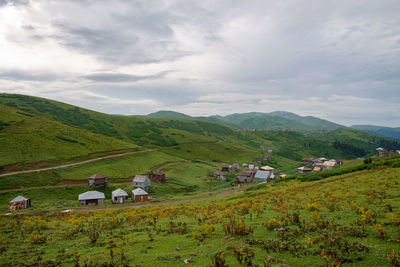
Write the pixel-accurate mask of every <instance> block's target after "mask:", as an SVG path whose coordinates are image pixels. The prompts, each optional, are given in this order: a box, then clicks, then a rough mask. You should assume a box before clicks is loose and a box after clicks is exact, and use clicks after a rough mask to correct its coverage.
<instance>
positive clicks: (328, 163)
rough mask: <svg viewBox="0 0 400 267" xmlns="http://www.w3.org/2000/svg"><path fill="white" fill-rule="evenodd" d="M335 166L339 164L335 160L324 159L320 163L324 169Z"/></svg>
mask: <svg viewBox="0 0 400 267" xmlns="http://www.w3.org/2000/svg"><path fill="white" fill-rule="evenodd" d="M337 166H339V164H337V162H336V160H329V161H325V162H324V163H323V164H322V167H323V168H324V169H325V170H330V169H333V168H335V167H337Z"/></svg>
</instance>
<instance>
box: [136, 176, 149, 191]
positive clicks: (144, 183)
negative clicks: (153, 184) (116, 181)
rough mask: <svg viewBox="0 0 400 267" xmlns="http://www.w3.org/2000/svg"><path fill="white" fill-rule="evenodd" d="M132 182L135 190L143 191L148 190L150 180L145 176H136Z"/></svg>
mask: <svg viewBox="0 0 400 267" xmlns="http://www.w3.org/2000/svg"><path fill="white" fill-rule="evenodd" d="M132 182H133V186H134V187H136V188H142V189H144V190H147V189H148V188H150V179H149V177H147V176H145V175H136V176H135V178H133V181H132Z"/></svg>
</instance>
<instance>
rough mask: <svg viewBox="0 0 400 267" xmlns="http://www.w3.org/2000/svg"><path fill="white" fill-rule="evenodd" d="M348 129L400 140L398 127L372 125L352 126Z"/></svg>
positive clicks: (399, 128)
mask: <svg viewBox="0 0 400 267" xmlns="http://www.w3.org/2000/svg"><path fill="white" fill-rule="evenodd" d="M350 128H352V129H355V130H359V131H364V132H368V133H373V134H377V135H380V136H384V137H388V138H393V139H397V140H400V127H397V128H391V127H385V126H374V125H353V126H351V127H350Z"/></svg>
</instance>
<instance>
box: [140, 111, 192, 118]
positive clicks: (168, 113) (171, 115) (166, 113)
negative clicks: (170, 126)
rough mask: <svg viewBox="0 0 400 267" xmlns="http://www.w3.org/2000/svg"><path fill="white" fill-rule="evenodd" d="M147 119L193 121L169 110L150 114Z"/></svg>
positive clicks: (184, 115)
mask: <svg viewBox="0 0 400 267" xmlns="http://www.w3.org/2000/svg"><path fill="white" fill-rule="evenodd" d="M146 117H149V118H171V119H191V118H192V117H190V116H189V115H186V114H183V113H179V112H175V111H169V110H160V111H157V112H154V113H150V114H148V115H146Z"/></svg>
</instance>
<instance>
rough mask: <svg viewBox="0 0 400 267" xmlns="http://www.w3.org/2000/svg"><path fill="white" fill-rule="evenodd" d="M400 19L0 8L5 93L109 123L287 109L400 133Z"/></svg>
mask: <svg viewBox="0 0 400 267" xmlns="http://www.w3.org/2000/svg"><path fill="white" fill-rule="evenodd" d="M11 2H14V4H10V3H11ZM399 9H400V2H399V1H397V0H387V1H376V0H366V1H362V2H360V1H357V0H349V1H346V2H345V3H344V2H340V3H339V2H335V1H331V2H326V1H306V0H295V1H294V0H284V1H272V0H271V1H268V0H267V1H265V0H255V1H252V2H251V4H250V3H248V2H244V1H230V0H221V1H211V0H205V1H186V0H167V1H165V0H156V1H122V0H110V1H92V0H87V1H86V0H85V1H64V0H60V1H53V2H51V3H50V2H48V1H44V0H37V1H4V0H3V1H1V0H0V44H1V46H2V49H1V50H0V91H3V92H16V91H18V92H24V93H29V92H31V93H32V94H34V95H38V96H46V97H50V98H57V99H58V100H62V101H66V102H69V103H72V104H77V105H78V104H79V105H81V106H84V107H88V108H92V109H96V110H99V111H103V112H110V113H123V114H132V113H136V114H146V113H149V112H152V111H156V110H157V109H161V108H162V109H173V110H177V111H180V112H186V113H189V114H190V115H207V114H228V113H234V112H249V111H259V112H269V111H274V110H287V111H292V112H295V113H299V114H301V115H314V116H320V117H323V118H326V119H330V120H333V121H335V122H338V123H342V124H346V125H349V124H355V123H357V124H360V123H363V124H365V123H368V122H370V123H376V124H382V125H391V126H399V125H400V115H398V114H400V110H399V108H398V106H399V105H398V101H399V85H400V48H399V42H400V26H399V25H400V17H399V16H398V14H397V13H398V10H399ZM171 70H173V71H171ZM54 90H55V91H56V93H55V94H53V93H54ZM49 92H52V93H49ZM69 92H73V93H69ZM121 101H122V102H121ZM115 103H118V104H115ZM382 107H385V108H382Z"/></svg>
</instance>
